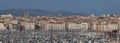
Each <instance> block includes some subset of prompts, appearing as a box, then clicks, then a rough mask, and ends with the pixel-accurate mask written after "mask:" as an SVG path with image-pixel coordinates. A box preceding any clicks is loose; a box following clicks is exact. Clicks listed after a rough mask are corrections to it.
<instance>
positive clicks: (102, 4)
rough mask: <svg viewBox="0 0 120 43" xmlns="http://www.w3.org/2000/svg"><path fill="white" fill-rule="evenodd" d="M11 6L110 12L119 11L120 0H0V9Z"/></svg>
mask: <svg viewBox="0 0 120 43" xmlns="http://www.w3.org/2000/svg"><path fill="white" fill-rule="evenodd" d="M11 8H23V9H43V10H49V11H56V10H65V11H70V12H80V13H85V14H103V13H110V14H112V13H120V0H0V9H11Z"/></svg>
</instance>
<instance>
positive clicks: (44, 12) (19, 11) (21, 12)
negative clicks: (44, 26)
mask: <svg viewBox="0 0 120 43" xmlns="http://www.w3.org/2000/svg"><path fill="white" fill-rule="evenodd" d="M26 11H27V12H28V14H29V15H32V16H37V15H39V16H47V15H52V16H57V15H63V16H71V15H85V14H82V13H73V12H67V11H54V12H53V11H47V10H41V9H7V10H0V14H9V13H10V14H13V15H16V16H23V15H24V13H25V12H26Z"/></svg>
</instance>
